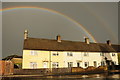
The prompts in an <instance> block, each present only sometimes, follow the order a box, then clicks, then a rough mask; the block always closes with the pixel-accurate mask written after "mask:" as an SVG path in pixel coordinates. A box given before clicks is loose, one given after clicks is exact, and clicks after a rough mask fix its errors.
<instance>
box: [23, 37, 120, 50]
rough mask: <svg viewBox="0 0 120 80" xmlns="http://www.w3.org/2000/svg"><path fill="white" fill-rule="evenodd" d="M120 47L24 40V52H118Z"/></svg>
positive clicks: (33, 39)
mask: <svg viewBox="0 0 120 80" xmlns="http://www.w3.org/2000/svg"><path fill="white" fill-rule="evenodd" d="M119 47H120V45H113V44H112V45H111V46H110V45H108V44H107V43H90V44H86V43H85V42H79V41H67V40H62V41H61V42H57V40H52V39H39V38H28V39H25V40H24V46H23V49H24V50H46V51H81V52H84V51H85V52H116V51H117V52H118V51H119V49H120V48H119Z"/></svg>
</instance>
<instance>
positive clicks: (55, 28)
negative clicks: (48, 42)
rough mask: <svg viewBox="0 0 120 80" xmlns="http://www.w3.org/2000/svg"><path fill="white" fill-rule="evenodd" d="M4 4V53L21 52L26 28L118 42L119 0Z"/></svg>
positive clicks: (52, 35) (43, 34) (40, 34)
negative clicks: (108, 0) (114, 0)
mask: <svg viewBox="0 0 120 80" xmlns="http://www.w3.org/2000/svg"><path fill="white" fill-rule="evenodd" d="M25 6H26V7H27V8H25ZM28 6H29V8H28ZM11 7H14V9H9V10H4V9H5V8H11ZM15 7H19V8H15ZM20 7H23V8H20ZM33 7H39V8H33ZM2 8H3V10H4V11H3V12H2V31H3V32H2V47H3V49H2V50H3V54H2V55H3V57H5V56H8V55H11V54H16V55H22V50H23V41H24V30H25V29H27V30H28V32H29V37H34V38H46V39H56V35H58V34H59V35H61V37H62V39H63V40H70V41H81V42H83V41H84V37H89V38H90V41H91V42H94V39H95V40H96V41H97V42H98V43H105V42H106V40H108V39H110V40H111V42H112V43H114V44H117V43H118V3H117V2H98V3H97V2H94V3H92V2H91V3H89V2H86V3H83V2H3V3H2ZM93 38H94V39H93Z"/></svg>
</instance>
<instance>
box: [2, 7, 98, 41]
mask: <svg viewBox="0 0 120 80" xmlns="http://www.w3.org/2000/svg"><path fill="white" fill-rule="evenodd" d="M17 9H40V10H45V11H48V12H52V13H56V14H59V15H62V16H63V17H65V18H67V19H68V20H70V21H72V22H74V23H75V24H76V25H78V26H79V27H80V28H81V29H82V30H83V31H84V33H85V34H86V35H87V36H88V37H89V38H90V39H91V40H92V41H93V42H95V43H96V42H97V41H96V40H95V38H94V37H93V36H92V35H91V33H90V32H89V31H87V30H86V29H85V28H84V26H83V25H81V24H80V23H78V22H76V21H75V20H73V19H71V18H70V17H68V16H66V15H65V14H63V13H60V12H57V11H55V10H52V9H48V8H42V7H36V6H18V7H9V8H3V9H0V12H4V11H11V10H17Z"/></svg>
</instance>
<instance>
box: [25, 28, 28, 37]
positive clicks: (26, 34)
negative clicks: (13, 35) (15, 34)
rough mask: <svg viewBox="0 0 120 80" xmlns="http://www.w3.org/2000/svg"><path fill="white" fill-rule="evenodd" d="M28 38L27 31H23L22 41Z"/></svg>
mask: <svg viewBox="0 0 120 80" xmlns="http://www.w3.org/2000/svg"><path fill="white" fill-rule="evenodd" d="M27 38H28V30H25V31H24V39H27Z"/></svg>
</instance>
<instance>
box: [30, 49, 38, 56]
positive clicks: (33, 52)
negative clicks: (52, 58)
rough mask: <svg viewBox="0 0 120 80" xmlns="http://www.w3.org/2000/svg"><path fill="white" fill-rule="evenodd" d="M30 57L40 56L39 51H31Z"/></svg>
mask: <svg viewBox="0 0 120 80" xmlns="http://www.w3.org/2000/svg"><path fill="white" fill-rule="evenodd" d="M30 55H33V56H35V55H38V53H37V51H34V50H31V51H30Z"/></svg>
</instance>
